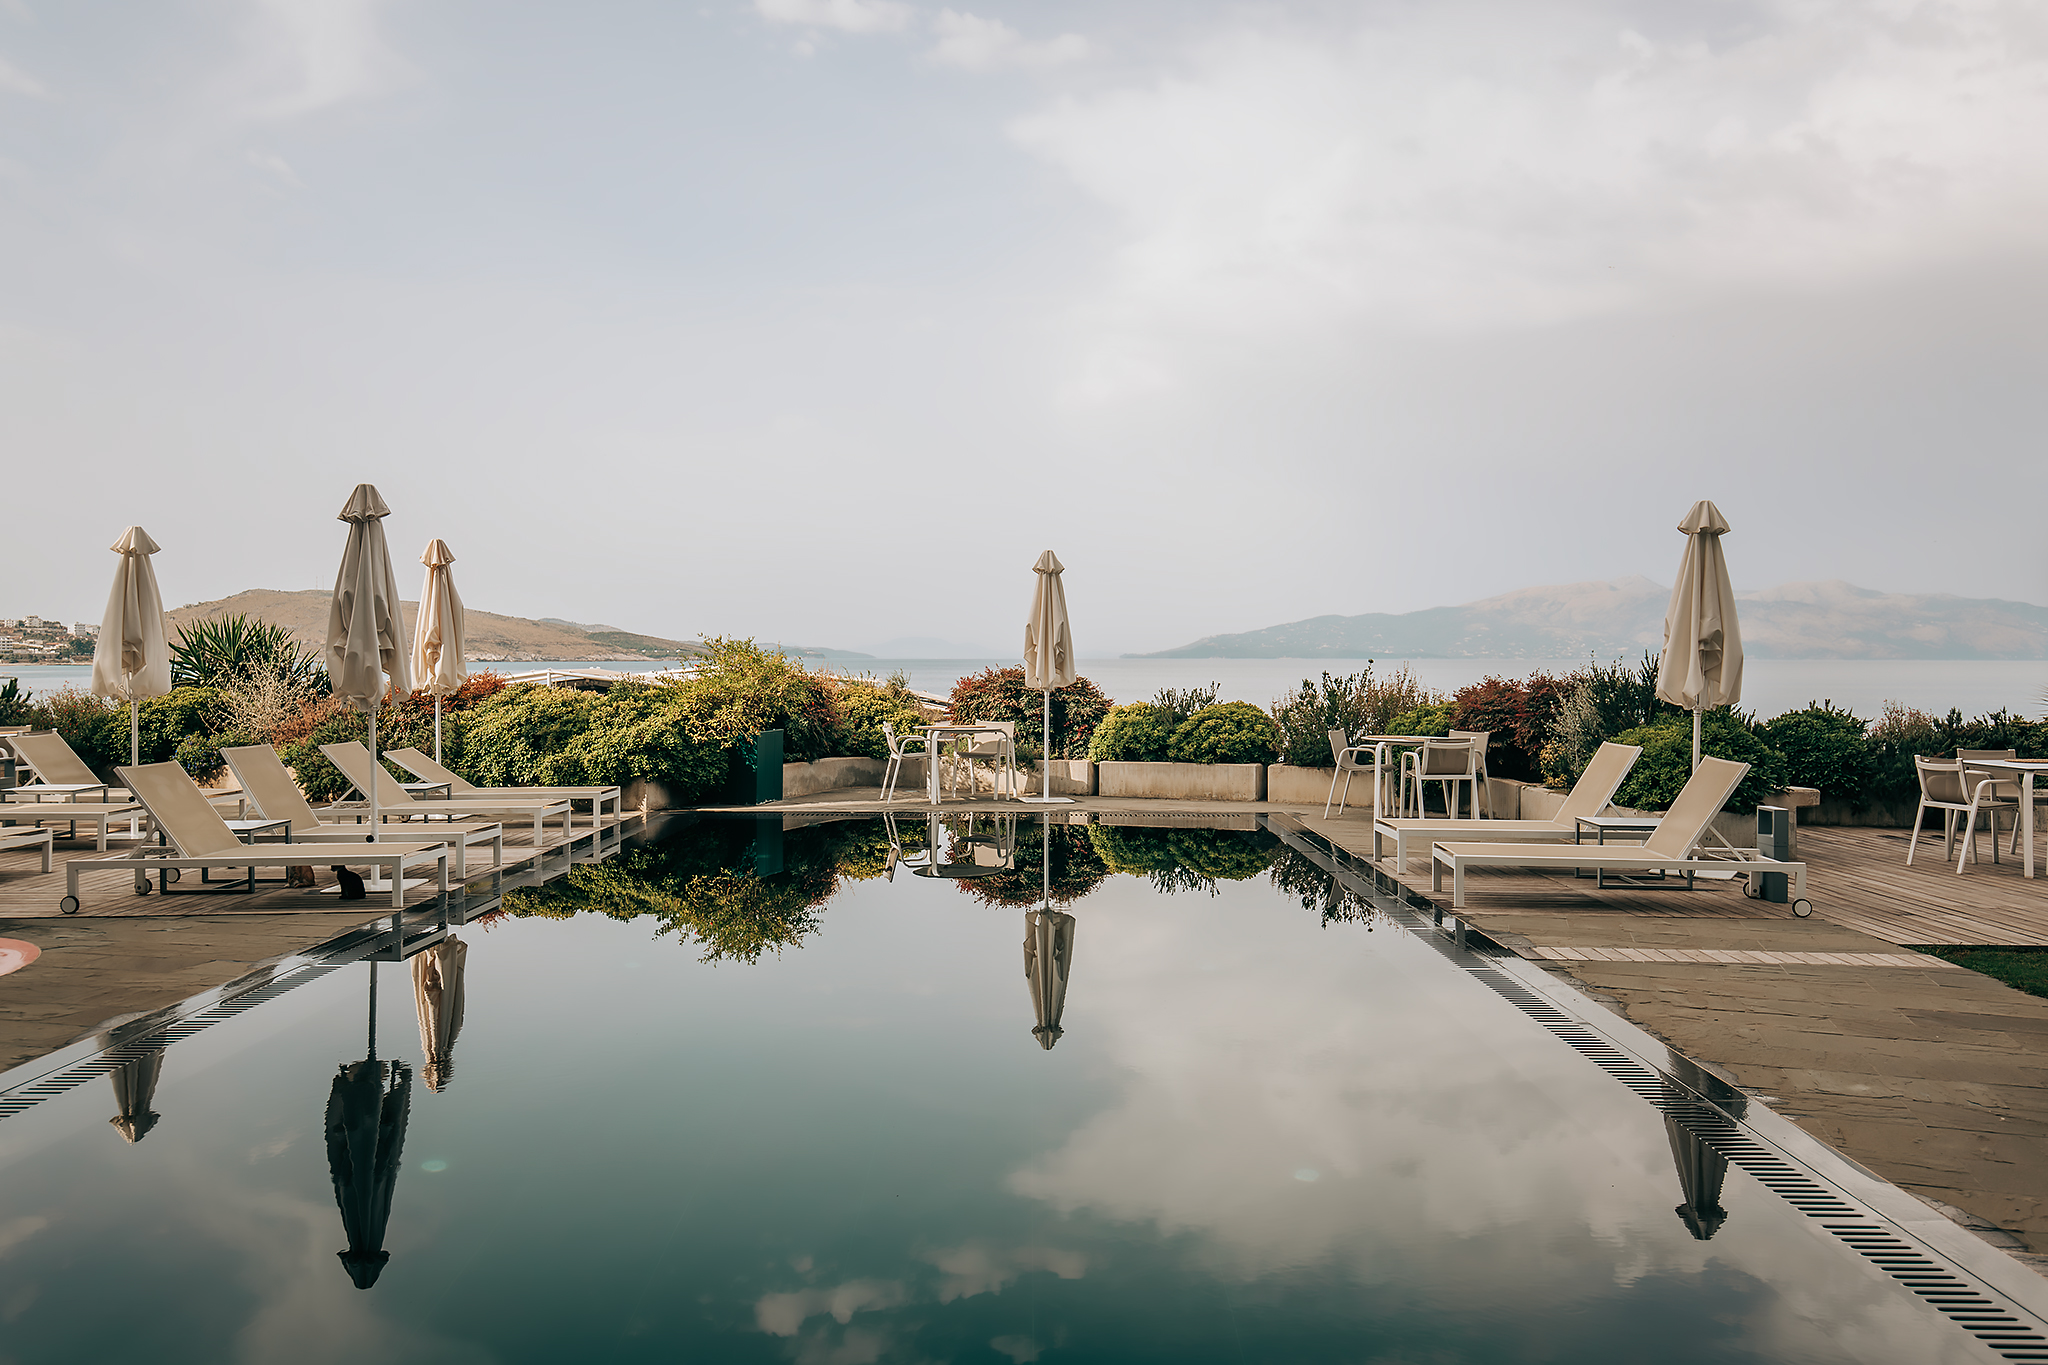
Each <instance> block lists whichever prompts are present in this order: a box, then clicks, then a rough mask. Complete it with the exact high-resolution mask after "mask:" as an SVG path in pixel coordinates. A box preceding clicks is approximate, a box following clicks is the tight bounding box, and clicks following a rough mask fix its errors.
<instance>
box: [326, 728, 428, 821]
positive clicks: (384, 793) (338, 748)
mask: <svg viewBox="0 0 2048 1365" xmlns="http://www.w3.org/2000/svg"><path fill="white" fill-rule="evenodd" d="M320 752H321V753H323V754H326V755H327V761H328V762H329V763H332V764H333V765H334V766H335V767H337V768H339V769H341V775H342V776H343V777H345V778H347V779H348V780H349V781H350V782H352V783H354V784H355V789H356V790H357V791H359V792H361V793H362V794H363V798H364V799H365V800H368V799H369V795H370V764H371V762H372V760H371V758H370V751H369V750H368V749H365V748H364V747H363V746H362V745H361V744H360V743H358V742H357V741H355V740H350V741H349V742H348V743H346V744H323V745H321V746H320ZM377 804H378V805H379V806H380V807H382V808H383V809H385V810H392V809H395V808H396V807H399V806H411V805H416V804H418V803H417V802H415V801H414V800H413V799H412V794H411V793H410V792H408V791H406V789H405V788H403V787H401V786H399V785H398V779H397V778H395V777H393V776H392V775H391V774H390V773H385V774H384V775H383V776H382V777H380V778H378V779H377Z"/></svg>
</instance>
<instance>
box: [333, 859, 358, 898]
mask: <svg viewBox="0 0 2048 1365" xmlns="http://www.w3.org/2000/svg"><path fill="white" fill-rule="evenodd" d="M332 871H333V873H334V876H335V880H337V881H339V882H340V883H341V898H342V899H343V900H345V901H359V900H361V899H363V879H362V878H361V877H358V876H357V875H356V874H355V873H353V872H351V871H349V870H348V869H347V868H345V867H336V868H333V869H332Z"/></svg>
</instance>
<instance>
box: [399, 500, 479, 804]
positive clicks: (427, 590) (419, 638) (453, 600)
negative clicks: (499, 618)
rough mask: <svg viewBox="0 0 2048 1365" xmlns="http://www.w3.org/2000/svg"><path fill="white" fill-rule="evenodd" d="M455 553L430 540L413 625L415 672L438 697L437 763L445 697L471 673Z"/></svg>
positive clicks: (423, 559)
mask: <svg viewBox="0 0 2048 1365" xmlns="http://www.w3.org/2000/svg"><path fill="white" fill-rule="evenodd" d="M454 562H455V555H454V554H453V553H452V552H451V551H450V550H449V549H448V542H447V541H445V540H430V541H428V542H427V548H426V550H425V551H424V552H422V553H421V555H420V563H422V564H424V565H426V566H427V581H426V582H425V583H424V584H423V585H421V587H420V613H419V616H418V618H417V619H416V620H415V621H414V622H413V628H412V674H413V677H415V678H417V679H419V684H420V686H421V687H424V688H426V689H427V695H429V696H431V697H432V698H433V699H434V762H436V763H439V762H440V761H441V698H443V697H446V696H449V695H451V694H453V693H454V692H455V691H456V690H457V689H458V688H460V687H461V686H462V680H463V679H464V678H467V677H468V676H469V664H468V661H467V660H466V659H465V658H464V657H463V648H462V628H463V616H462V599H461V598H460V597H459V596H457V595H456V592H455V574H454V572H453V571H452V570H451V569H449V567H448V566H449V565H451V564H453V563H454Z"/></svg>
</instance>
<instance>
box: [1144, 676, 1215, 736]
mask: <svg viewBox="0 0 2048 1365" xmlns="http://www.w3.org/2000/svg"><path fill="white" fill-rule="evenodd" d="M1222 695H1223V685H1222V684H1221V683H1210V684H1209V685H1208V686H1207V687H1162V688H1160V689H1159V691H1158V692H1156V693H1154V694H1153V697H1152V704H1153V705H1154V706H1156V707H1158V708H1159V709H1160V710H1162V711H1164V712H1166V713H1167V714H1168V715H1169V716H1171V717H1173V723H1174V725H1175V727H1179V726H1180V725H1181V724H1182V723H1183V722H1184V721H1186V720H1187V719H1188V718H1189V717H1190V716H1192V715H1194V714H1195V712H1197V711H1200V710H1202V709H1203V708H1204V707H1209V706H1214V705H1215V704H1216V701H1217V698H1219V697H1221V696H1222Z"/></svg>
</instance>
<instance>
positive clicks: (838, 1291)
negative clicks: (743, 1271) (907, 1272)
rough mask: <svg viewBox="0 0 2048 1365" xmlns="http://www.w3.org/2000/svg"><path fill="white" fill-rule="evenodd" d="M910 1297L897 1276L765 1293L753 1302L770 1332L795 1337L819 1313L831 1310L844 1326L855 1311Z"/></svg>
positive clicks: (761, 1323)
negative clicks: (782, 1292)
mask: <svg viewBox="0 0 2048 1365" xmlns="http://www.w3.org/2000/svg"><path fill="white" fill-rule="evenodd" d="M908 1301H909V1296H908V1295H907V1294H906V1293H905V1292H904V1289H903V1286H902V1285H901V1284H899V1283H897V1282H896V1281H894V1280H848V1281H847V1282H846V1283H845V1284H842V1285H835V1286H833V1287H832V1288H830V1289H797V1290H792V1291H790V1292H789V1293H785V1294H763V1295H762V1296H761V1298H760V1300H759V1301H758V1302H757V1303H755V1305H754V1321H755V1323H757V1324H758V1325H759V1326H760V1328H761V1330H762V1331H764V1332H767V1333H768V1334H770V1335H771V1336H778V1337H793V1336H795V1335H796V1334H797V1332H798V1331H799V1330H800V1329H801V1328H802V1327H803V1325H804V1319H806V1318H809V1317H813V1316H815V1315H817V1314H819V1313H830V1314H831V1315H832V1316H833V1317H834V1318H835V1319H837V1320H838V1321H839V1323H840V1324H841V1325H842V1326H843V1325H844V1324H846V1323H849V1322H852V1321H853V1315H854V1314H855V1313H860V1312H866V1311H870V1310H873V1309H877V1308H897V1307H900V1306H902V1305H903V1304H905V1303H907V1302H908Z"/></svg>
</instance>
